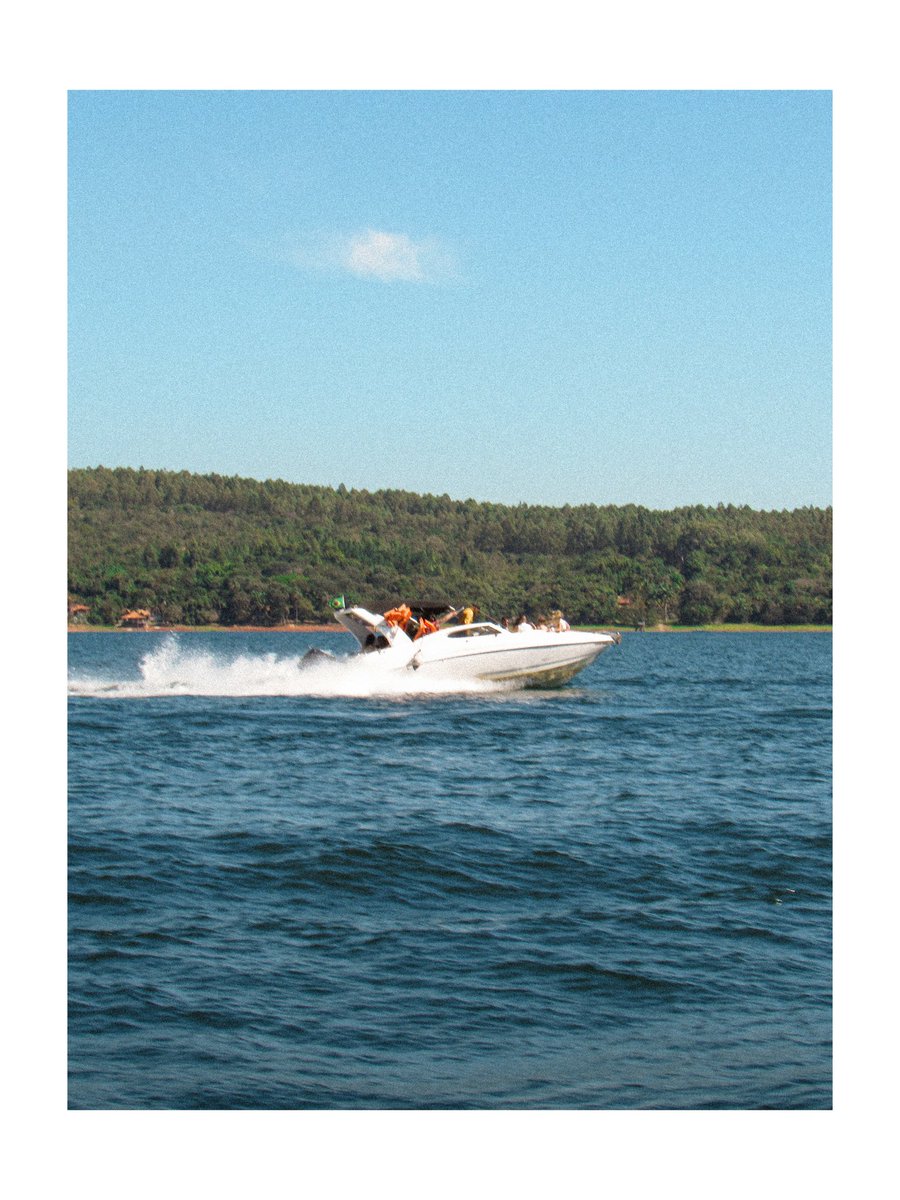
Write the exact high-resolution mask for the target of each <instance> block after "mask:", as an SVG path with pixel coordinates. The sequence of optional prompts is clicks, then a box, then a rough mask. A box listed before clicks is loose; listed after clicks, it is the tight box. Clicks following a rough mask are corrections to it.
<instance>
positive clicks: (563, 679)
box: [409, 635, 613, 688]
mask: <svg viewBox="0 0 900 1200" xmlns="http://www.w3.org/2000/svg"><path fill="white" fill-rule="evenodd" d="M514 636H516V637H517V636H519V635H514ZM554 640H557V639H556V638H554ZM498 641H499V639H498ZM503 641H504V644H503V645H498V646H497V647H496V649H495V648H493V647H492V648H491V649H490V650H484V649H481V648H479V650H478V651H477V652H473V653H471V654H465V653H461V652H458V653H456V654H454V655H453V656H452V657H449V656H446V655H443V654H441V653H440V652H439V651H437V648H436V651H437V652H436V653H434V655H433V656H432V655H427V656H425V657H423V656H422V655H416V656H415V657H414V658H413V660H412V661H411V662H410V664H409V665H410V667H411V668H412V669H413V670H416V671H420V672H422V674H423V676H429V675H433V676H441V677H443V678H450V679H476V680H484V681H486V682H493V683H515V684H517V685H518V686H519V687H533V688H550V687H561V686H562V685H563V684H564V683H568V681H569V680H570V679H572V678H573V676H575V675H577V674H578V673H579V672H580V671H583V670H584V669H585V668H586V667H589V666H590V665H591V663H592V662H593V661H594V660H595V659H596V658H597V657H598V655H600V654H602V653H603V651H604V650H606V649H607V648H608V647H609V646H610V645H612V644H613V642H612V639H608V640H607V639H605V638H603V639H602V640H601V636H600V635H598V636H596V640H595V638H592V639H591V641H589V642H585V641H581V642H575V643H570V644H565V645H563V644H556V645H552V644H551V645H546V644H545V645H528V646H511V645H508V644H505V643H506V642H507V641H508V639H503Z"/></svg>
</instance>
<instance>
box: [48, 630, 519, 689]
mask: <svg viewBox="0 0 900 1200" xmlns="http://www.w3.org/2000/svg"><path fill="white" fill-rule="evenodd" d="M138 671H139V674H138V675H137V676H135V677H131V678H114V677H111V676H108V675H105V676H99V675H87V674H83V673H74V674H71V675H70V677H69V687H68V691H69V695H70V696H87V697H94V698H102V699H136V700H141V699H150V698H153V697H159V696H347V697H370V696H386V697H404V696H429V695H444V694H447V693H468V694H471V693H478V694H482V695H484V694H494V695H496V694H502V693H504V692H508V691H510V690H511V689H510V686H509V685H505V684H499V683H489V682H486V681H480V680H479V681H475V680H472V681H462V680H458V679H452V680H451V679H438V678H435V677H434V676H431V677H429V678H428V679H427V680H424V679H421V678H420V677H419V676H417V675H416V674H415V673H414V672H412V671H392V670H386V669H385V667H384V665H383V664H379V663H377V662H373V661H372V660H371V659H370V658H367V657H366V656H365V655H359V654H350V655H331V654H327V653H325V652H323V651H312V652H307V654H305V655H301V656H298V655H296V654H294V655H285V656H282V655H278V654H274V653H267V654H241V653H238V654H230V655H229V654H226V653H213V652H211V651H209V650H200V649H190V648H188V647H185V646H184V645H183V643H181V642H180V641H179V640H178V637H177V635H175V634H173V635H171V636H170V637H167V638H166V640H165V641H164V642H163V643H162V644H161V645H159V646H157V647H156V648H155V649H153V650H152V651H150V652H149V653H148V654H146V655H144V657H143V658H142V659H141V660H140V662H139V664H138Z"/></svg>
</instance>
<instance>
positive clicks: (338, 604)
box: [331, 596, 347, 609]
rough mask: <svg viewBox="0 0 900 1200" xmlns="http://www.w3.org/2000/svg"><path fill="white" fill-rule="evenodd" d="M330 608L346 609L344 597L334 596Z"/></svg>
mask: <svg viewBox="0 0 900 1200" xmlns="http://www.w3.org/2000/svg"><path fill="white" fill-rule="evenodd" d="M331 607H332V608H335V609H337V608H346V607H347V605H346V604H345V603H344V597H343V596H335V597H334V599H333V600H332V601H331Z"/></svg>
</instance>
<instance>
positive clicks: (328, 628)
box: [66, 623, 832, 633]
mask: <svg viewBox="0 0 900 1200" xmlns="http://www.w3.org/2000/svg"><path fill="white" fill-rule="evenodd" d="M572 628H573V629H580V630H581V631H582V632H586V633H587V632H590V633H641V632H643V633H831V632H832V626H831V625H751V624H747V625H663V624H659V625H648V626H647V627H646V629H644V630H639V629H635V628H634V626H633V625H628V626H625V625H620V626H615V625H573V626H572ZM66 632H67V633H348V632H349V631H348V630H346V629H344V628H343V626H341V625H338V624H337V623H335V624H329V625H324V624H323V625H315V624H310V625H293V624H287V625H152V626H150V628H149V629H123V628H121V626H118V625H68V626H67V627H66Z"/></svg>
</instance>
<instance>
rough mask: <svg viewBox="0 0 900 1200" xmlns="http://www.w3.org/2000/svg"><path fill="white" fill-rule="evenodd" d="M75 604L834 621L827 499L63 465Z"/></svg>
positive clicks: (215, 619) (105, 610) (311, 615)
mask: <svg viewBox="0 0 900 1200" xmlns="http://www.w3.org/2000/svg"><path fill="white" fill-rule="evenodd" d="M68 528H69V578H68V588H69V601H70V603H81V604H85V605H87V606H88V608H89V614H88V621H89V622H90V623H93V624H113V623H115V621H117V620H118V618H119V617H120V616H121V614H122V612H123V611H124V610H125V609H129V608H148V609H150V610H151V611H152V612H153V613H154V615H155V616H156V617H157V618H158V619H159V620H160V621H162V622H165V623H172V624H185V625H208V624H223V625H243V624H252V625H275V624H280V623H282V622H285V621H295V622H310V621H321V620H326V619H328V617H329V614H330V608H329V602H330V599H331V598H332V597H333V596H335V595H339V594H343V595H345V596H346V597H347V600H348V602H350V601H353V602H356V603H360V604H363V605H364V606H365V607H367V608H371V609H374V610H375V611H384V609H385V608H386V607H390V606H392V605H393V604H395V603H396V602H397V601H398V600H418V601H423V602H424V601H431V600H434V601H443V600H447V601H450V602H453V603H455V604H461V603H464V602H471V603H475V604H477V605H478V606H479V608H480V609H481V611H482V612H483V613H486V614H491V615H494V616H498V617H499V616H503V615H506V616H514V615H516V614H518V613H521V612H528V613H530V614H532V615H537V614H540V613H548V612H550V611H551V610H552V609H555V608H560V609H562V610H563V611H564V612H565V613H566V615H567V617H568V618H569V620H570V621H572V622H573V623H579V624H613V623H623V624H635V623H638V622H639V621H646V622H648V623H652V622H656V621H665V622H671V623H682V624H691V625H693V624H709V623H715V622H748V621H749V622H758V623H762V624H772V625H782V624H806V623H817V624H818V623H825V624H830V623H831V619H832V594H831V587H832V584H831V537H832V513H831V509H830V508H826V509H823V508H812V507H807V508H798V509H793V510H790V511H788V510H783V511H773V512H760V511H757V510H754V509H751V508H749V507H747V506H735V505H723V504H720V505H717V506H716V507H714V508H713V507H706V506H699V505H694V506H688V507H684V508H677V509H673V510H671V511H666V512H663V511H659V510H655V509H648V508H643V507H641V506H639V505H634V504H627V505H603V506H597V505H592V504H587V505H576V506H571V505H564V506H562V507H550V506H544V505H531V504H518V505H504V504H490V503H483V502H478V501H475V500H452V499H451V498H450V497H449V496H446V495H444V496H432V495H417V494H415V493H412V492H404V491H396V490H392V489H389V490H384V491H377V492H369V491H365V490H358V489H349V490H348V489H347V488H345V487H344V486H343V485H341V486H340V487H338V488H327V487H320V486H315V485H308V484H293V483H286V482H284V481H283V480H271V479H270V480H265V481H264V482H263V481H258V480H253V479H243V478H238V477H229V476H220V475H215V474H213V475H197V474H192V473H190V472H187V471H180V472H173V471H151V470H144V469H140V470H134V469H131V468H125V467H117V468H107V467H96V468H85V469H76V470H71V471H70V472H69V525H68Z"/></svg>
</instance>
